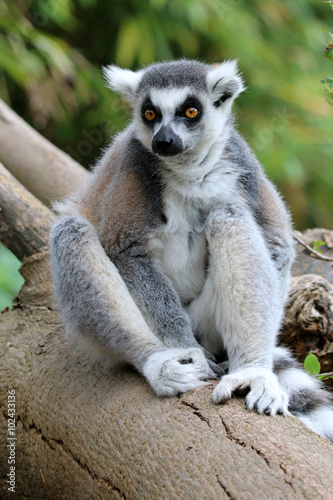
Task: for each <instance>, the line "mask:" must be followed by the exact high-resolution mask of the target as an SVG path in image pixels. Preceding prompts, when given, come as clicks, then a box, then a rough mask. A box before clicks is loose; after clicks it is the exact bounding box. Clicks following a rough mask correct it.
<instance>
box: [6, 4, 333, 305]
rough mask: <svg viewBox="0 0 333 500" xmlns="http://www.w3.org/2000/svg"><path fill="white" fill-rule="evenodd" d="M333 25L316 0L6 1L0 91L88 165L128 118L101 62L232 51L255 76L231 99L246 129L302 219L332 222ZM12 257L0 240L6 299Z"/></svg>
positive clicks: (133, 63) (301, 223) (135, 62)
mask: <svg viewBox="0 0 333 500" xmlns="http://www.w3.org/2000/svg"><path fill="white" fill-rule="evenodd" d="M332 25H333V10H331V8H330V6H329V5H328V4H327V2H326V4H325V2H319V1H317V0H279V1H278V0H270V1H269V2H268V1H267V0H266V1H265V0H246V1H245V0H227V1H223V0H168V1H167V0H108V1H105V0H14V1H13V0H0V96H1V97H2V98H3V99H4V100H5V101H6V102H7V103H8V104H10V105H11V106H12V108H13V109H14V110H15V111H16V112H17V113H19V114H20V115H21V116H22V117H23V118H24V119H25V120H27V121H28V122H29V123H30V124H32V125H33V126H34V127H35V128H36V129H37V130H38V131H39V132H40V133H41V134H43V135H44V136H45V137H47V138H48V139H49V140H50V141H52V142H53V143H54V144H56V145H57V146H58V147H60V148H61V149H63V150H65V151H66V152H67V153H69V154H71V155H72V156H73V157H74V158H75V159H76V160H77V161H79V162H80V163H81V164H83V165H84V166H86V167H89V166H91V165H93V164H94V162H95V159H96V157H98V155H99V154H100V151H101V148H103V147H104V146H105V145H106V144H107V142H108V140H109V137H110V136H112V135H113V134H114V133H116V132H117V131H119V130H120V129H121V128H123V127H124V126H125V125H126V123H128V121H129V118H130V114H129V110H128V109H127V108H126V106H125V105H124V104H123V103H122V102H121V100H120V98H119V97H118V96H116V95H113V94H112V93H111V92H110V91H109V90H107V89H106V88H105V86H104V82H103V78H102V76H101V72H100V68H101V66H102V65H107V64H111V63H115V64H118V65H120V66H123V67H129V68H133V69H136V68H138V67H140V66H142V65H145V64H148V63H150V62H152V61H157V60H168V59H173V58H179V57H183V56H185V57H188V58H197V59H201V60H204V61H206V62H211V63H213V62H218V61H222V60H223V59H227V58H237V59H238V60H239V66H240V68H241V70H242V71H243V76H244V78H245V80H246V82H247V84H248V90H247V91H246V92H245V94H243V95H242V96H241V98H240V99H239V100H238V102H237V103H236V104H235V113H236V116H237V120H238V124H239V130H240V132H241V133H242V134H243V135H244V136H245V137H246V139H247V140H248V141H249V143H250V145H251V146H252V148H253V149H254V150H255V152H256V154H257V156H258V157H259V159H260V160H261V161H262V163H263V164H264V165H265V168H266V171H267V172H268V175H269V176H270V178H271V179H272V180H273V181H274V182H275V184H276V185H277V186H278V187H279V189H280V191H281V192H282V194H283V196H284V198H285V199H286V201H287V203H288V204H289V206H290V207H291V210H292V213H293V217H294V221H295V226H296V227H297V228H298V229H303V228H306V227H313V226H317V227H327V228H333V169H332V158H333V141H332V130H333V127H332V118H333V108H332V107H331V106H330V104H329V103H328V102H327V99H325V97H326V98H327V97H328V96H329V95H328V94H327V93H326V94H325V86H324V85H323V84H322V83H320V80H322V79H325V78H326V77H330V76H333V75H332V73H333V64H332V61H330V60H329V58H327V57H326V58H325V57H324V48H325V46H326V45H327V42H328V40H329V33H326V32H325V31H323V30H327V31H328V32H329V31H330V30H331V27H332ZM328 55H331V57H332V52H330V53H329V54H328ZM7 257H8V256H7V252H5V249H4V248H3V247H0V266H1V267H0V275H1V279H0V289H2V290H4V289H6V290H7V291H8V290H9V292H8V293H9V295H10V294H11V293H13V291H12V290H11V287H13V278H12V277H10V276H9V274H10V273H9V272H8V271H9V268H10V267H11V264H9V263H8V262H7V260H6V259H7ZM15 266H16V267H17V262H16V263H15V264H14V267H15ZM15 279H16V278H15ZM15 279H14V286H16V288H15V290H16V289H17V288H19V286H20V283H19V282H17V283H15ZM18 279H19V278H18ZM15 290H14V292H15ZM4 297H5V295H4V292H1V293H0V308H3V307H4V306H5V305H7V304H8V295H6V297H7V299H6V298H4Z"/></svg>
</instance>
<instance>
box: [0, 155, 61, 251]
mask: <svg viewBox="0 0 333 500" xmlns="http://www.w3.org/2000/svg"><path fill="white" fill-rule="evenodd" d="M54 221H55V216H54V215H53V214H52V212H50V210H49V209H48V208H47V207H46V206H45V205H44V204H43V203H41V202H40V201H39V200H37V198H35V197H34V196H33V195H32V194H31V193H29V191H27V190H26V189H25V188H24V187H23V186H22V184H20V183H19V182H18V181H17V180H16V179H15V178H14V177H13V176H12V175H11V174H10V173H9V172H8V171H7V170H6V169H5V168H4V166H3V165H1V163H0V241H2V242H3V243H4V244H5V245H6V246H7V248H9V250H11V251H12V252H13V253H14V254H15V255H16V257H17V258H18V259H20V260H22V259H23V258H24V257H26V256H29V255H33V254H34V253H36V252H39V251H40V249H41V248H43V247H45V246H48V242H49V236H48V234H49V230H50V228H51V225H52V224H53V223H54Z"/></svg>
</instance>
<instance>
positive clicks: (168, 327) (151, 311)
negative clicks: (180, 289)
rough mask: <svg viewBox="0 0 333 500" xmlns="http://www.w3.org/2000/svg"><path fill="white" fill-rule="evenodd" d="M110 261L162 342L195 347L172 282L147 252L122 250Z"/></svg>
mask: <svg viewBox="0 0 333 500" xmlns="http://www.w3.org/2000/svg"><path fill="white" fill-rule="evenodd" d="M131 253H133V249H132V250H131ZM134 253H135V252H134ZM114 263H115V264H116V266H117V269H118V270H119V272H120V274H121V276H122V278H123V280H124V281H125V283H126V285H127V287H128V289H129V291H130V293H131V295H132V297H133V299H134V301H135V303H136V304H137V306H138V307H139V309H140V311H141V312H142V314H143V316H144V318H145V320H146V321H147V323H148V325H149V327H150V328H151V330H152V331H153V332H154V333H155V335H156V336H157V337H158V338H159V339H161V340H162V341H163V343H164V344H165V345H166V346H168V347H199V344H198V342H197V341H196V339H195V337H194V334H193V332H192V329H191V325H190V320H189V317H188V315H187V313H186V312H185V310H184V309H183V307H182V305H181V302H180V299H179V297H178V295H177V293H176V291H175V290H174V287H173V285H172V284H171V282H170V280H169V279H168V278H167V277H166V276H164V275H163V274H162V273H161V272H160V271H158V270H157V269H156V267H155V265H154V261H153V260H152V259H151V258H150V257H149V256H147V255H146V256H138V255H135V256H131V255H128V254H127V255H124V254H122V255H121V257H119V258H118V259H114Z"/></svg>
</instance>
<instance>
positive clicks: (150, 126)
mask: <svg viewBox="0 0 333 500" xmlns="http://www.w3.org/2000/svg"><path fill="white" fill-rule="evenodd" d="M104 75H105V77H106V79H107V82H108V86H109V87H110V88H111V89H112V90H114V91H116V92H119V93H121V94H122V95H124V96H125V98H126V99H127V100H128V101H129V103H130V104H131V105H132V107H133V110H134V116H133V124H134V131H135V134H136V137H137V139H139V140H140V141H141V142H142V143H143V144H144V145H145V146H146V147H147V148H148V149H149V150H151V151H153V153H155V154H157V155H159V156H160V157H163V159H164V160H165V161H169V160H171V159H176V158H177V159H179V157H180V156H181V157H184V156H185V157H187V158H189V156H191V155H193V154H198V151H203V150H205V149H207V147H211V145H212V144H213V143H214V141H215V140H216V138H217V137H219V136H220V135H222V134H223V131H224V128H225V125H226V122H227V120H228V117H229V115H230V112H231V105H232V102H233V101H234V99H235V98H236V97H237V96H238V95H239V94H240V92H242V91H243V90H244V85H243V81H242V79H241V77H240V76H239V74H238V71H237V64H236V61H226V62H223V63H222V64H219V65H214V66H209V65H207V64H203V63H200V62H198V61H189V60H186V59H182V60H179V61H172V62H166V63H156V64H152V65H151V66H148V67H147V68H145V69H143V70H140V71H137V72H133V71H130V70H126V69H121V68H118V67H117V66H108V67H106V68H104Z"/></svg>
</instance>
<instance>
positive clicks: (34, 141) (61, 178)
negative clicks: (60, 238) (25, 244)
mask: <svg viewBox="0 0 333 500" xmlns="http://www.w3.org/2000/svg"><path fill="white" fill-rule="evenodd" d="M0 162H2V163H3V164H4V165H5V167H6V168H7V170H8V171H9V172H11V173H12V174H13V175H14V176H15V177H16V179H18V180H19V181H20V182H21V183H22V184H23V185H24V186H25V187H26V188H27V189H28V190H29V191H30V192H31V193H32V194H34V195H35V196H36V198H38V199H39V200H41V201H42V202H43V203H44V204H45V205H46V206H50V204H51V202H52V200H57V199H60V198H63V197H65V196H66V195H68V194H69V193H71V192H72V191H74V190H75V189H76V188H77V187H78V186H79V184H80V183H81V182H82V181H83V179H84V178H85V177H86V176H87V175H88V172H87V170H85V169H84V168H83V167H81V165H79V164H78V163H76V162H75V161H74V160H73V159H72V158H71V157H70V156H68V155H67V154H66V153H64V152H63V151H61V150H60V149H58V148H57V147H56V146H54V145H53V144H51V143H50V142H49V141H48V140H47V139H45V138H44V137H42V136H41V135H40V134H39V133H38V132H36V130H34V129H33V128H32V127H30V126H29V125H28V124H27V123H26V122H25V121H24V120H22V118H20V117H19V116H18V115H17V114H16V113H15V112H14V111H12V110H11V109H10V108H9V107H8V106H7V105H6V104H5V103H4V102H3V101H2V100H1V99H0Z"/></svg>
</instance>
